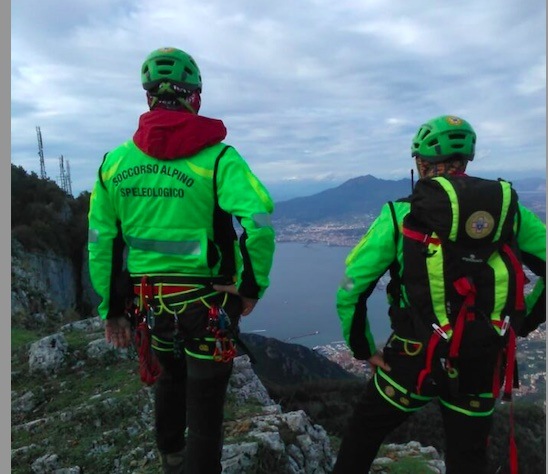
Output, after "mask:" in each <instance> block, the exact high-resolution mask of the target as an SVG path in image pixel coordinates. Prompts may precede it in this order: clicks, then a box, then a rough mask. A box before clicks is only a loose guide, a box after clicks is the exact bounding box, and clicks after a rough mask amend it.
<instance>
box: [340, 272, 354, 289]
mask: <svg viewBox="0 0 548 474" xmlns="http://www.w3.org/2000/svg"><path fill="white" fill-rule="evenodd" d="M339 286H340V287H341V288H342V289H343V290H346V291H352V290H353V289H354V280H353V279H352V278H349V277H347V276H345V277H344V278H343V279H342V281H341V283H340V285H339Z"/></svg>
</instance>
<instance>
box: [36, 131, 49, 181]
mask: <svg viewBox="0 0 548 474" xmlns="http://www.w3.org/2000/svg"><path fill="white" fill-rule="evenodd" d="M36 135H37V137H38V156H39V157H40V178H42V179H46V177H47V176H46V164H45V163H44V145H43V144H42V132H41V131H40V127H36Z"/></svg>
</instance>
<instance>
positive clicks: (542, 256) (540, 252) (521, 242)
mask: <svg viewBox="0 0 548 474" xmlns="http://www.w3.org/2000/svg"><path fill="white" fill-rule="evenodd" d="M517 240H518V246H519V249H520V252H521V256H522V259H523V263H524V264H525V266H526V267H527V268H529V270H531V271H532V272H533V273H534V274H535V275H536V276H538V277H539V278H538V280H537V281H536V283H535V285H534V287H533V289H532V291H531V292H529V293H528V294H527V295H526V298H525V302H526V307H527V314H526V317H525V322H524V323H523V325H522V327H521V329H520V331H519V333H518V335H519V336H522V337H525V336H527V334H529V333H530V332H531V331H534V330H535V329H536V328H537V327H538V326H539V324H542V323H544V322H545V321H546V224H544V222H542V221H541V220H540V218H539V217H538V216H537V215H536V214H534V213H533V212H532V211H530V210H529V209H527V208H525V207H523V206H521V205H520V206H519V227H518V232H517Z"/></svg>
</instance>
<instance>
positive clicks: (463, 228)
mask: <svg viewBox="0 0 548 474" xmlns="http://www.w3.org/2000/svg"><path fill="white" fill-rule="evenodd" d="M409 199H410V204H411V208H410V212H409V214H408V215H406V216H405V218H404V221H403V227H402V229H401V232H402V234H403V237H404V238H403V268H402V271H401V279H399V278H398V280H399V281H398V283H397V284H398V285H399V286H400V288H403V289H404V290H403V291H401V294H400V298H403V300H404V301H405V302H406V304H405V306H406V307H407V308H408V311H409V314H410V316H411V317H410V320H411V321H410V322H411V323H412V326H413V333H414V336H415V337H416V338H417V339H418V340H419V341H422V342H423V343H424V346H425V350H426V354H427V355H426V366H425V368H424V369H423V370H422V372H421V374H420V375H419V380H418V381H417V392H418V393H420V389H421V386H422V383H423V381H424V379H425V378H426V376H427V375H428V374H429V373H430V372H431V369H432V360H433V358H434V357H440V358H443V359H444V360H445V363H446V369H448V370H453V368H454V372H455V373H458V371H457V370H456V369H457V368H458V361H459V358H461V357H467V358H472V359H481V358H491V359H493V360H492V365H493V366H497V364H498V365H499V366H500V365H501V363H502V362H501V360H502V358H505V359H506V362H507V365H506V366H507V372H506V382H507V384H506V386H505V390H504V397H505V399H509V398H510V397H511V390H512V384H513V386H516V383H517V382H516V372H515V370H514V369H515V332H514V331H517V329H518V328H519V326H520V324H521V322H522V320H523V318H524V316H525V302H524V285H525V283H526V278H525V275H524V272H523V267H522V262H521V258H520V253H519V249H518V246H517V243H516V238H515V233H514V223H515V220H516V213H517V209H518V196H517V193H516V191H515V190H514V189H513V188H512V186H511V183H509V182H507V181H503V180H487V179H482V178H475V177H469V176H446V177H435V178H423V179H420V180H419V181H418V182H417V183H416V185H415V187H414V189H413V193H412V194H411V196H410V198H409ZM434 354H436V356H434ZM510 366H511V367H510ZM493 372H495V373H494V376H495V377H497V376H498V372H499V371H498V370H494V371H493ZM509 379H510V380H509ZM454 382H455V387H456V389H457V390H458V378H457V377H455V381H454ZM497 385H498V384H497V381H494V383H493V387H496V386H497ZM499 387H500V385H499ZM494 392H496V394H497V395H498V391H497V390H496V389H494Z"/></svg>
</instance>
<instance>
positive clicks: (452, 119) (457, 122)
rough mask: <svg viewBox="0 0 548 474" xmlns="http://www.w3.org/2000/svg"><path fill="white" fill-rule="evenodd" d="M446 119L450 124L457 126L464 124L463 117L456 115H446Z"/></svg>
mask: <svg viewBox="0 0 548 474" xmlns="http://www.w3.org/2000/svg"><path fill="white" fill-rule="evenodd" d="M445 120H446V121H447V123H448V124H449V125H455V126H457V125H460V124H462V119H460V118H458V117H455V116H454V115H448V116H447V117H445Z"/></svg>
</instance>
